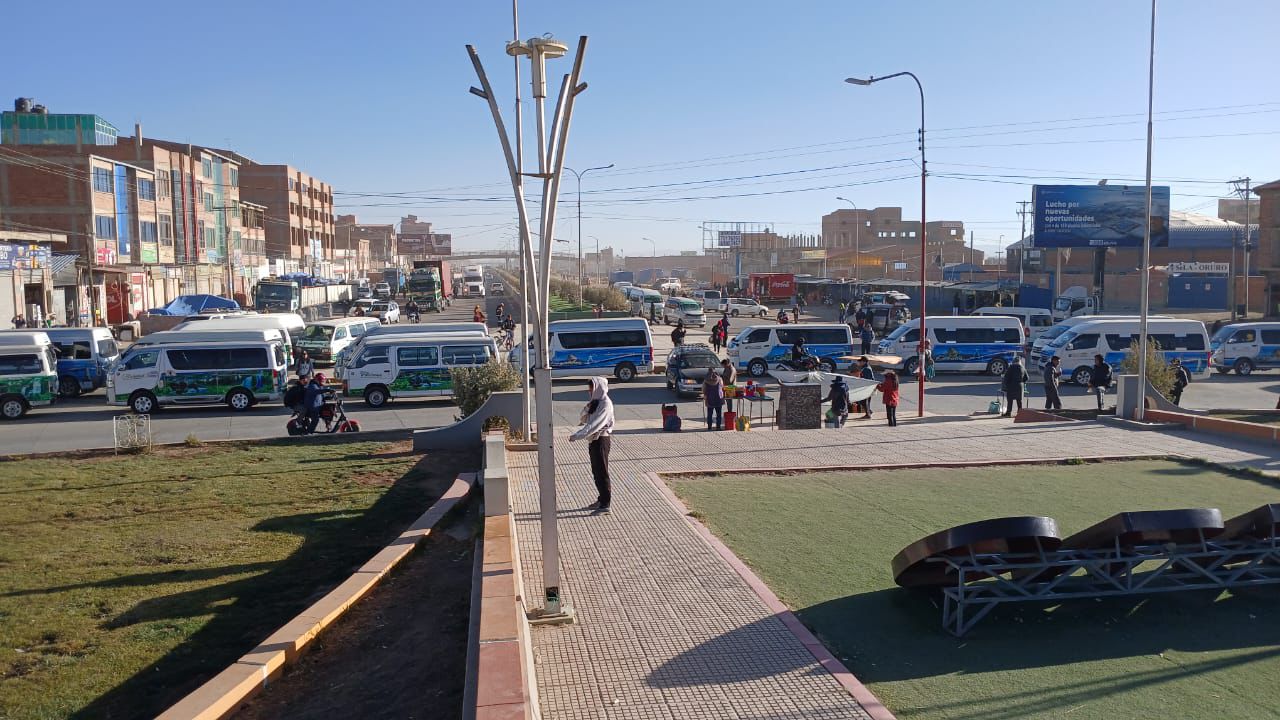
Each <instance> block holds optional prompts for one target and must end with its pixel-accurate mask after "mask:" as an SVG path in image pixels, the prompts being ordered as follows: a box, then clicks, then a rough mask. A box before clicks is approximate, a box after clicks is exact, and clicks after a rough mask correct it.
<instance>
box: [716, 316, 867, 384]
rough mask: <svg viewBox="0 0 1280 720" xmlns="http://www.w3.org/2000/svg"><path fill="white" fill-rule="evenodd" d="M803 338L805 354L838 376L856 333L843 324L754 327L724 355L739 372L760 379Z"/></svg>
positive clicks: (823, 368)
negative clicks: (842, 359)
mask: <svg viewBox="0 0 1280 720" xmlns="http://www.w3.org/2000/svg"><path fill="white" fill-rule="evenodd" d="M801 337H803V338H804V343H805V345H804V348H805V352H806V353H808V354H809V355H813V356H814V357H816V358H818V366H819V367H820V368H821V369H822V370H823V371H824V372H835V371H836V368H837V367H839V365H840V362H841V361H840V358H842V357H846V356H848V355H851V354H852V353H853V332H852V331H851V330H850V329H849V326H848V325H845V324H844V323H801V324H790V325H751V326H748V327H746V328H743V330H742V332H740V333H738V335H737V337H734V338H731V339H730V340H729V346H728V347H727V348H726V349H725V351H726V352H727V353H728V355H729V360H730V361H732V362H733V364H734V365H735V366H736V367H737V368H738V369H739V370H746V371H747V372H749V373H751V375H752V376H754V377H761V376H763V375H764V374H765V373H767V372H769V368H771V367H773V366H774V365H775V364H776V363H779V362H782V361H783V360H785V359H787V358H789V357H790V356H791V346H792V345H794V344H795V342H796V339H797V338H801Z"/></svg>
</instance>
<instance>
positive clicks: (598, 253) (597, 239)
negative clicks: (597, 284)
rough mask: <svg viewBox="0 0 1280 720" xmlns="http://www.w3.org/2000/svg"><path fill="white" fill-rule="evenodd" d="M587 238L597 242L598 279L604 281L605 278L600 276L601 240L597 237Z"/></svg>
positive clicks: (590, 236)
mask: <svg viewBox="0 0 1280 720" xmlns="http://www.w3.org/2000/svg"><path fill="white" fill-rule="evenodd" d="M587 237H589V238H591V239H592V240H595V241H596V279H597V280H601V281H603V280H604V277H602V276H601V275H600V238H598V237H596V236H595V235H588V236H587Z"/></svg>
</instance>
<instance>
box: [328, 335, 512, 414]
mask: <svg viewBox="0 0 1280 720" xmlns="http://www.w3.org/2000/svg"><path fill="white" fill-rule="evenodd" d="M497 359H498V345H497V343H496V342H494V339H493V338H491V337H489V336H488V335H486V334H483V333H476V332H461V333H440V334H435V333H416V334H405V333H400V334H393V335H378V336H369V337H365V338H364V339H363V340H362V341H361V342H360V345H359V349H358V350H356V351H355V352H354V353H353V354H352V355H351V361H350V363H349V364H348V366H347V367H346V375H345V377H344V378H343V381H342V391H343V394H345V395H347V396H348V397H361V398H364V401H365V402H366V403H368V405H369V406H370V407H375V408H376V407H382V406H383V405H385V404H386V403H387V401H388V400H394V399H397V398H415V397H444V398H447V397H453V375H452V373H450V372H449V371H450V370H451V369H452V368H456V367H466V366H473V365H483V364H485V363H488V362H495V361H497Z"/></svg>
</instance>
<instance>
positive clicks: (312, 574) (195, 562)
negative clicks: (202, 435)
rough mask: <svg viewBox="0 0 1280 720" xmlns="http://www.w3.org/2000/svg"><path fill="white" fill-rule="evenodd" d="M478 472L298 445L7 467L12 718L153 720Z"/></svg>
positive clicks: (444, 463) (450, 461) (4, 664)
mask: <svg viewBox="0 0 1280 720" xmlns="http://www.w3.org/2000/svg"><path fill="white" fill-rule="evenodd" d="M473 464H474V462H473V461H472V460H471V458H469V457H467V456H464V455H448V454H433V455H431V456H427V457H424V456H421V455H415V454H413V453H412V452H411V450H410V445H409V443H407V442H405V443H385V442H359V443H328V444H317V443H312V442H289V441H282V442H265V443H245V444H238V445H222V444H220V445H216V446H206V447H197V448H163V449H158V450H157V451H156V452H155V453H154V454H151V455H133V456H119V457H116V456H111V455H105V456H103V455H82V456H69V457H57V458H51V457H43V458H30V459H13V460H8V461H5V462H0V478H3V480H0V498H2V499H0V718H6V720H7V719H9V718H14V719H17V718H65V717H75V718H135V717H136V718H144V717H154V716H155V715H156V714H157V713H158V712H160V711H161V710H163V709H164V708H165V707H167V706H168V705H170V704H171V703H173V702H174V701H176V700H177V699H179V698H181V697H182V696H183V695H184V694H186V693H187V692H189V691H190V690H192V689H194V688H195V687H196V686H198V685H199V684H200V683H201V682H203V681H204V680H206V679H208V678H209V677H211V676H212V675H213V674H215V673H217V672H218V671H219V670H221V669H222V668H224V667H225V666H226V665H228V664H229V663H230V662H232V661H234V660H235V659H236V658H238V657H239V656H240V655H242V654H243V653H244V652H246V651H247V650H249V649H251V648H252V647H253V646H254V645H256V644H257V643H259V642H261V641H262V640H263V639H264V638H265V637H266V636H267V635H269V634H270V633H271V632H273V631H274V630H275V629H277V628H278V627H279V626H281V625H283V624H284V622H286V621H287V620H288V619H289V618H291V617H292V616H293V615H295V614H296V613H297V612H298V611H300V610H301V609H303V608H304V607H306V605H307V604H308V603H309V602H312V601H314V600H315V599H316V598H318V597H319V596H320V595H321V594H322V593H324V592H327V591H328V590H329V589H331V588H332V587H333V586H335V585H336V584H337V583H339V582H341V581H342V580H343V579H345V578H346V577H347V576H348V575H349V574H350V573H351V571H352V570H353V569H354V568H356V567H358V566H359V565H360V564H362V563H363V562H364V561H366V560H367V559H368V558H369V557H370V556H372V555H373V554H374V553H375V552H376V551H377V550H378V549H380V548H381V547H382V546H383V545H384V544H385V543H386V542H388V541H389V540H390V539H391V538H392V537H393V536H394V535H396V534H397V533H398V532H400V531H401V530H402V529H403V528H404V526H406V525H407V524H408V523H409V522H411V521H412V520H413V519H415V518H416V517H417V516H418V515H419V514H421V513H422V511H423V510H425V509H426V508H427V507H428V506H429V505H430V504H431V502H433V501H434V500H435V499H436V498H437V497H439V495H440V494H441V492H442V491H443V489H444V488H445V487H447V484H448V483H449V482H451V481H452V479H453V477H455V476H456V473H457V472H459V471H463V470H467V469H470V466H471V465H473Z"/></svg>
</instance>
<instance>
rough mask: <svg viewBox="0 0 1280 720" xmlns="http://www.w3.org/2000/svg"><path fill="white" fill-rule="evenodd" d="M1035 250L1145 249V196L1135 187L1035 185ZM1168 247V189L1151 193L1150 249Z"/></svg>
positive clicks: (1157, 189)
mask: <svg viewBox="0 0 1280 720" xmlns="http://www.w3.org/2000/svg"><path fill="white" fill-rule="evenodd" d="M1032 197H1033V198H1034V206H1035V220H1034V223H1033V227H1032V229H1033V232H1034V235H1033V237H1034V244H1035V246H1036V247H1042V248H1045V247H1056V248H1068V247H1141V246H1142V238H1143V234H1144V233H1145V231H1146V224H1147V222H1146V221H1147V219H1146V217H1145V216H1146V211H1147V190H1146V188H1145V187H1140V186H1135V185H1036V186H1035V187H1034V188H1033V190H1032ZM1168 245H1169V188H1168V187H1167V186H1160V187H1153V188H1151V246H1152V247H1167V246H1168Z"/></svg>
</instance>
